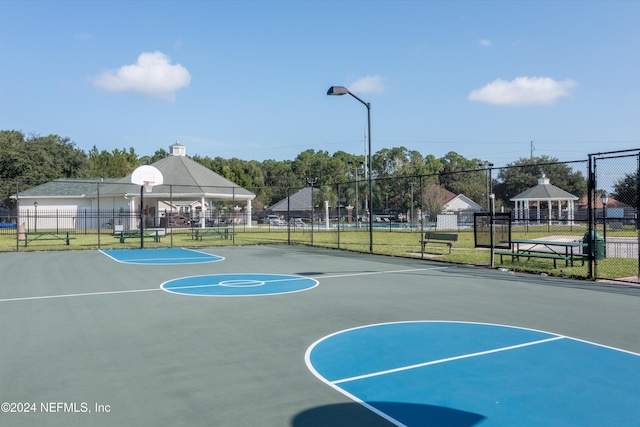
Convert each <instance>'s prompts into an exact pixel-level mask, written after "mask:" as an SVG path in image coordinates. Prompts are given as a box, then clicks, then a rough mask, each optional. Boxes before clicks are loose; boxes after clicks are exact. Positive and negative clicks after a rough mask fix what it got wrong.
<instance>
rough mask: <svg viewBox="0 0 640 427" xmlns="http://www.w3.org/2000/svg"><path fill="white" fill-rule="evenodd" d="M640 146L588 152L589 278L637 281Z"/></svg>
mask: <svg viewBox="0 0 640 427" xmlns="http://www.w3.org/2000/svg"><path fill="white" fill-rule="evenodd" d="M639 200H640V149H633V150H623V151H611V152H607V153H597V154H590V155H589V187H588V208H589V227H588V232H587V235H585V240H587V241H588V243H589V248H588V250H589V251H590V254H591V256H590V258H591V260H590V262H589V277H591V278H593V279H595V280H611V281H616V282H628V283H633V284H639V283H640V251H639V248H640V222H639V221H640V218H639V216H638V205H639V203H638V201H639Z"/></svg>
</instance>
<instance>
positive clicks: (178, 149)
mask: <svg viewBox="0 0 640 427" xmlns="http://www.w3.org/2000/svg"><path fill="white" fill-rule="evenodd" d="M169 149H170V150H171V155H172V156H186V155H187V147H185V146H184V145H182V144H180V142H178V141H176V143H175V144H173V145H171V146H169Z"/></svg>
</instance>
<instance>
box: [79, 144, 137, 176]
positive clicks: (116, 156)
mask: <svg viewBox="0 0 640 427" xmlns="http://www.w3.org/2000/svg"><path fill="white" fill-rule="evenodd" d="M89 164H90V170H91V174H92V175H93V176H94V177H102V178H122V177H125V176H127V175H129V174H130V173H131V172H133V171H134V170H135V169H136V168H137V167H138V166H140V165H141V163H140V160H139V159H138V155H137V154H136V152H135V149H134V148H133V147H131V148H129V151H127V150H125V149H124V148H123V149H122V150H119V149H117V148H115V149H114V150H113V151H111V152H108V151H107V150H102V151H101V152H98V148H97V147H96V146H95V145H94V146H93V148H91V150H89Z"/></svg>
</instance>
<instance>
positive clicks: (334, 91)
mask: <svg viewBox="0 0 640 427" xmlns="http://www.w3.org/2000/svg"><path fill="white" fill-rule="evenodd" d="M348 93H349V89H347V88H346V87H344V86H331V87H330V88H329V90H328V91H327V95H346V94H348Z"/></svg>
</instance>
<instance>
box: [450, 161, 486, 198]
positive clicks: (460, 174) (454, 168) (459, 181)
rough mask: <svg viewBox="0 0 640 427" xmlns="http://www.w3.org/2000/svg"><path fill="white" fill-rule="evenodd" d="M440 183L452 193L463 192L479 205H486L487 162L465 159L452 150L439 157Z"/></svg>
mask: <svg viewBox="0 0 640 427" xmlns="http://www.w3.org/2000/svg"><path fill="white" fill-rule="evenodd" d="M440 162H441V163H442V165H443V168H442V171H441V172H440V185H441V186H442V187H444V188H445V189H447V190H449V191H451V192H452V193H454V194H464V195H465V196H467V197H469V198H470V199H471V200H473V201H474V202H476V203H478V204H480V205H486V202H485V201H486V198H487V192H488V191H489V189H488V187H489V185H488V183H489V182H488V176H487V170H486V168H487V167H488V162H486V161H483V160H480V159H466V158H464V157H463V156H461V155H459V154H458V153H455V152H453V151H451V152H449V153H447V154H446V155H445V156H444V157H442V158H441V159H440Z"/></svg>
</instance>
